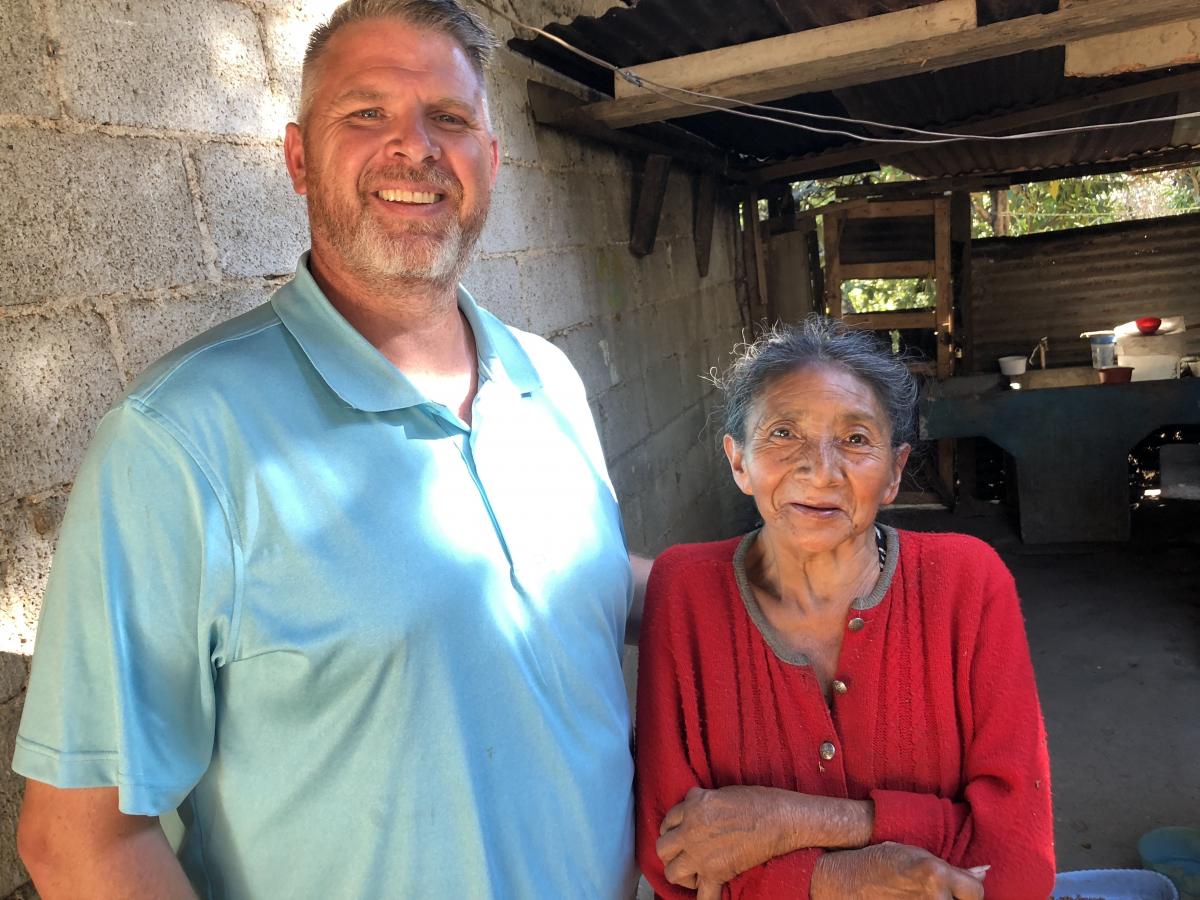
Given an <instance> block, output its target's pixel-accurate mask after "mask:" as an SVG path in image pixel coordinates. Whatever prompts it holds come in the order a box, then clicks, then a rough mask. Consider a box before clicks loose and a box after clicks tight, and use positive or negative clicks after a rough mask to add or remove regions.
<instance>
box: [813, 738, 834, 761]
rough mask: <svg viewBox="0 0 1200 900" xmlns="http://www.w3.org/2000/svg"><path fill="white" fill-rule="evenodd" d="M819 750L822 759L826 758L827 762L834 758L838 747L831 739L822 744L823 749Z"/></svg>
mask: <svg viewBox="0 0 1200 900" xmlns="http://www.w3.org/2000/svg"><path fill="white" fill-rule="evenodd" d="M817 752H819V753H820V754H821V759H823V760H825V762H829V760H831V759H833V757H834V754H836V753H837V747H835V746H833V744H831V743H830V742H829V741H826V742H825V743H823V744H822V745H821V749H820V750H819V751H817Z"/></svg>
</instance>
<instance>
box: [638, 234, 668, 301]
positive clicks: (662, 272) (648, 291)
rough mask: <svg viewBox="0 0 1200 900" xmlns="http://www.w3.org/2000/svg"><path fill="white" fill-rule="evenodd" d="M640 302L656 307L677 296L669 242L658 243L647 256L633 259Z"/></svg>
mask: <svg viewBox="0 0 1200 900" xmlns="http://www.w3.org/2000/svg"><path fill="white" fill-rule="evenodd" d="M634 264H635V267H636V269H637V271H638V279H639V284H640V286H641V295H642V302H643V303H646V304H647V305H651V306H657V305H658V304H660V303H664V302H666V301H667V300H670V299H672V298H673V297H675V296H677V295H678V293H679V292H678V290H677V289H676V286H675V272H674V269H673V267H672V264H673V259H672V246H671V243H670V241H659V242H658V243H657V244H655V246H654V252H653V253H651V254H650V255H649V256H643V257H641V258H640V259H638V258H635V259H634Z"/></svg>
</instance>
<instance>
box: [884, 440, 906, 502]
mask: <svg viewBox="0 0 1200 900" xmlns="http://www.w3.org/2000/svg"><path fill="white" fill-rule="evenodd" d="M910 453H912V445H910V444H901V445H900V446H899V447H897V448H896V449H895V451H894V452H893V453H892V482H891V484H889V485H888V489H887V494H886V495H885V496H884V498H883V505H884V506H886V505H887V504H889V503H891V502H892V501H893V500H895V499H896V495H897V494H898V493H900V479H901V477H903V475H904V467H905V466H906V465H907V464H908V455H909V454H910Z"/></svg>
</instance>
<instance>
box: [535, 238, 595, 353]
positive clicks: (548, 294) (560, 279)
mask: <svg viewBox="0 0 1200 900" xmlns="http://www.w3.org/2000/svg"><path fill="white" fill-rule="evenodd" d="M517 268H518V271H519V272H520V275H521V293H522V295H523V296H524V297H525V302H526V304H527V305H528V307H529V316H530V320H531V323H532V325H533V330H534V331H535V332H537V333H538V334H543V335H547V334H551V333H553V332H556V331H559V330H561V329H564V328H568V327H570V326H572V325H578V324H579V323H581V322H584V321H586V320H587V319H589V318H590V317H591V316H592V315H593V313H594V312H595V304H594V303H593V301H592V292H593V291H594V289H595V285H594V283H593V282H592V279H591V274H592V260H591V258H590V256H589V255H588V254H585V253H582V252H578V251H568V252H564V253H546V254H541V255H538V256H532V255H530V256H525V257H522V258H520V259H519V261H518V266H517Z"/></svg>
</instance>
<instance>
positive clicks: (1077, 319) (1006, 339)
mask: <svg viewBox="0 0 1200 900" xmlns="http://www.w3.org/2000/svg"><path fill="white" fill-rule="evenodd" d="M967 302H968V303H970V304H971V308H970V309H969V310H965V311H964V312H965V318H966V320H967V321H968V322H969V323H970V328H969V331H970V333H969V334H968V335H967V337H966V340H967V342H968V345H969V346H968V347H967V358H968V359H969V360H970V362H969V370H970V371H974V372H990V371H995V368H996V359H997V358H998V357H1000V356H1005V355H1008V354H1019V353H1029V352H1030V350H1031V349H1032V348H1033V346H1034V344H1036V343H1037V341H1038V339H1039V338H1041V337H1042V336H1047V337H1049V338H1050V355H1049V358H1048V365H1049V366H1051V367H1058V366H1065V365H1082V364H1089V363H1090V362H1091V356H1090V351H1089V349H1088V345H1087V342H1086V341H1083V340H1080V338H1079V334H1080V332H1083V331H1096V330H1100V329H1104V328H1112V327H1113V326H1114V325H1118V324H1120V323H1122V322H1128V321H1130V320H1132V319H1136V318H1137V317H1139V316H1180V315H1181V316H1184V317H1186V319H1187V321H1188V322H1189V323H1190V324H1192V325H1193V326H1200V215H1187V216H1174V217H1171V218H1164V219H1147V220H1143V221H1138V222H1122V223H1119V224H1117V225H1102V226H1098V227H1095V228H1079V229H1073V230H1071V231H1060V232H1051V233H1048V234H1039V235H1030V236H1027V237H1020V238H992V239H988V240H981V241H975V242H974V243H973V244H972V246H971V273H970V294H969V298H968V300H967ZM1190 334H1191V337H1190V340H1189V343H1190V344H1191V345H1192V346H1191V347H1190V349H1191V351H1192V352H1196V351H1197V350H1198V349H1200V330H1195V331H1192V332H1191V333H1190Z"/></svg>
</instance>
